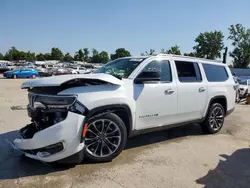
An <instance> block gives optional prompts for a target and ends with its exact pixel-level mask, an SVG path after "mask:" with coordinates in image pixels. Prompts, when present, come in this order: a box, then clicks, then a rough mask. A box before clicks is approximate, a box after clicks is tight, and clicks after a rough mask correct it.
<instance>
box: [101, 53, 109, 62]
mask: <svg viewBox="0 0 250 188" xmlns="http://www.w3.org/2000/svg"><path fill="white" fill-rule="evenodd" d="M108 61H109V54H108V52H105V51H102V52H101V53H100V54H99V63H107V62H108Z"/></svg>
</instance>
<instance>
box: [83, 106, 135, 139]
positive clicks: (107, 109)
mask: <svg viewBox="0 0 250 188" xmlns="http://www.w3.org/2000/svg"><path fill="white" fill-rule="evenodd" d="M106 113H114V114H116V115H118V116H119V117H120V118H121V119H122V121H123V122H124V124H125V126H126V129H127V135H128V137H129V136H130V135H131V133H132V126H133V123H132V122H133V120H132V112H131V109H130V107H129V106H128V105H127V104H123V103H121V104H111V105H105V106H100V107H96V108H94V109H91V110H89V111H88V112H87V116H86V118H85V120H84V123H83V125H82V130H83V127H84V125H85V124H86V123H87V122H88V121H89V120H91V119H92V118H93V117H96V116H99V115H103V114H106Z"/></svg>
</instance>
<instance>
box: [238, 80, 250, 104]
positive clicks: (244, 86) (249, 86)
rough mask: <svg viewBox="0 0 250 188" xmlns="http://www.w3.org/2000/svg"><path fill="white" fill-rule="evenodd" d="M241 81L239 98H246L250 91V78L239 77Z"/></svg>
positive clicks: (239, 81)
mask: <svg viewBox="0 0 250 188" xmlns="http://www.w3.org/2000/svg"><path fill="white" fill-rule="evenodd" d="M237 81H238V83H239V87H238V95H239V99H242V98H246V97H247V96H248V95H249V92H250V79H241V78H238V79H237Z"/></svg>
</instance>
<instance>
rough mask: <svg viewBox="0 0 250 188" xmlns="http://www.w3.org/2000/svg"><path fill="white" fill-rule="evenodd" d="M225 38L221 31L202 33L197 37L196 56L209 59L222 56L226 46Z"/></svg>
mask: <svg viewBox="0 0 250 188" xmlns="http://www.w3.org/2000/svg"><path fill="white" fill-rule="evenodd" d="M223 38H224V36H223V33H222V32H221V31H211V32H205V33H200V34H199V35H198V36H197V37H196V39H195V42H196V43H197V44H196V46H194V47H193V49H194V50H195V54H196V56H197V57H201V58H207V59H215V58H218V57H219V58H220V57H221V50H222V49H223V47H224V44H223Z"/></svg>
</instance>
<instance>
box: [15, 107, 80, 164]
mask: <svg viewBox="0 0 250 188" xmlns="http://www.w3.org/2000/svg"><path fill="white" fill-rule="evenodd" d="M84 119H85V116H83V115H79V114H76V113H73V112H68V115H67V117H66V119H65V120H63V121H61V122H59V123H57V124H54V125H52V126H50V127H48V128H46V129H43V130H41V131H38V132H35V133H34V135H32V136H29V138H27V137H26V136H25V135H26V134H28V132H29V131H32V130H31V129H32V127H34V125H32V124H31V125H28V126H26V127H24V128H22V129H21V130H20V137H21V138H17V139H15V140H14V141H13V147H14V148H15V149H17V150H20V151H21V152H23V153H24V154H25V155H26V156H27V157H30V158H32V159H36V160H40V161H43V162H54V161H59V160H61V159H65V158H68V157H70V156H72V155H74V154H76V153H79V152H81V151H82V150H83V148H84V142H83V143H81V135H82V127H83V122H84Z"/></svg>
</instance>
